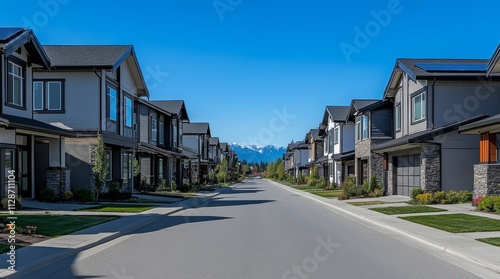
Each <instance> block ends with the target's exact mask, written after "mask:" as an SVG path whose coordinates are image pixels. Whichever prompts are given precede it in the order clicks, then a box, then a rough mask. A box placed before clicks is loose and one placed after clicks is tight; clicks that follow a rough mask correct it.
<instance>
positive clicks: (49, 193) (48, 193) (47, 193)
mask: <svg viewBox="0 0 500 279" xmlns="http://www.w3.org/2000/svg"><path fill="white" fill-rule="evenodd" d="M56 200H57V197H56V193H55V192H54V190H52V189H50V188H43V189H42V191H40V201H43V202H55V201H56Z"/></svg>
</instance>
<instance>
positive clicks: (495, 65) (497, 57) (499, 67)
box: [486, 44, 500, 76]
mask: <svg viewBox="0 0 500 279" xmlns="http://www.w3.org/2000/svg"><path fill="white" fill-rule="evenodd" d="M499 61H500V44H499V45H498V46H497V49H496V50H495V52H494V53H493V56H491V58H490V61H489V62H488V69H487V71H486V74H487V75H488V76H490V75H492V74H493V73H496V74H498V73H500V63H499Z"/></svg>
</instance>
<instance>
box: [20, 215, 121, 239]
mask: <svg viewBox="0 0 500 279" xmlns="http://www.w3.org/2000/svg"><path fill="white" fill-rule="evenodd" d="M117 218H119V217H115V216H73V215H17V220H16V225H17V226H20V227H23V228H24V227H26V226H36V227H37V230H36V233H37V234H42V235H46V236H50V237H58V236H61V235H65V234H70V233H72V232H76V231H79V230H83V229H85V228H88V227H92V226H95V225H98V224H101V223H105V222H108V221H111V220H114V219H117Z"/></svg>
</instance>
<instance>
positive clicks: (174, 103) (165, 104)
mask: <svg viewBox="0 0 500 279" xmlns="http://www.w3.org/2000/svg"><path fill="white" fill-rule="evenodd" d="M150 102H151V103H153V104H154V105H156V106H158V107H160V108H162V109H164V110H166V111H168V112H170V113H172V114H177V115H180V116H181V117H182V119H186V120H189V117H188V115H187V110H186V106H185V105H184V101H183V100H151V101H150Z"/></svg>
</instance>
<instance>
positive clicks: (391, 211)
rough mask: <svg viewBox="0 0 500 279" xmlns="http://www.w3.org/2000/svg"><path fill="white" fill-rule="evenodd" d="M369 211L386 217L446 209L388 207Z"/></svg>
mask: <svg viewBox="0 0 500 279" xmlns="http://www.w3.org/2000/svg"><path fill="white" fill-rule="evenodd" d="M370 209H371V210H373V211H377V212H380V213H384V214H387V215H396V214H411V213H427V212H442V211H448V210H446V209H441V208H435V207H430V206H425V205H408V206H389V207H378V208H370Z"/></svg>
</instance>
